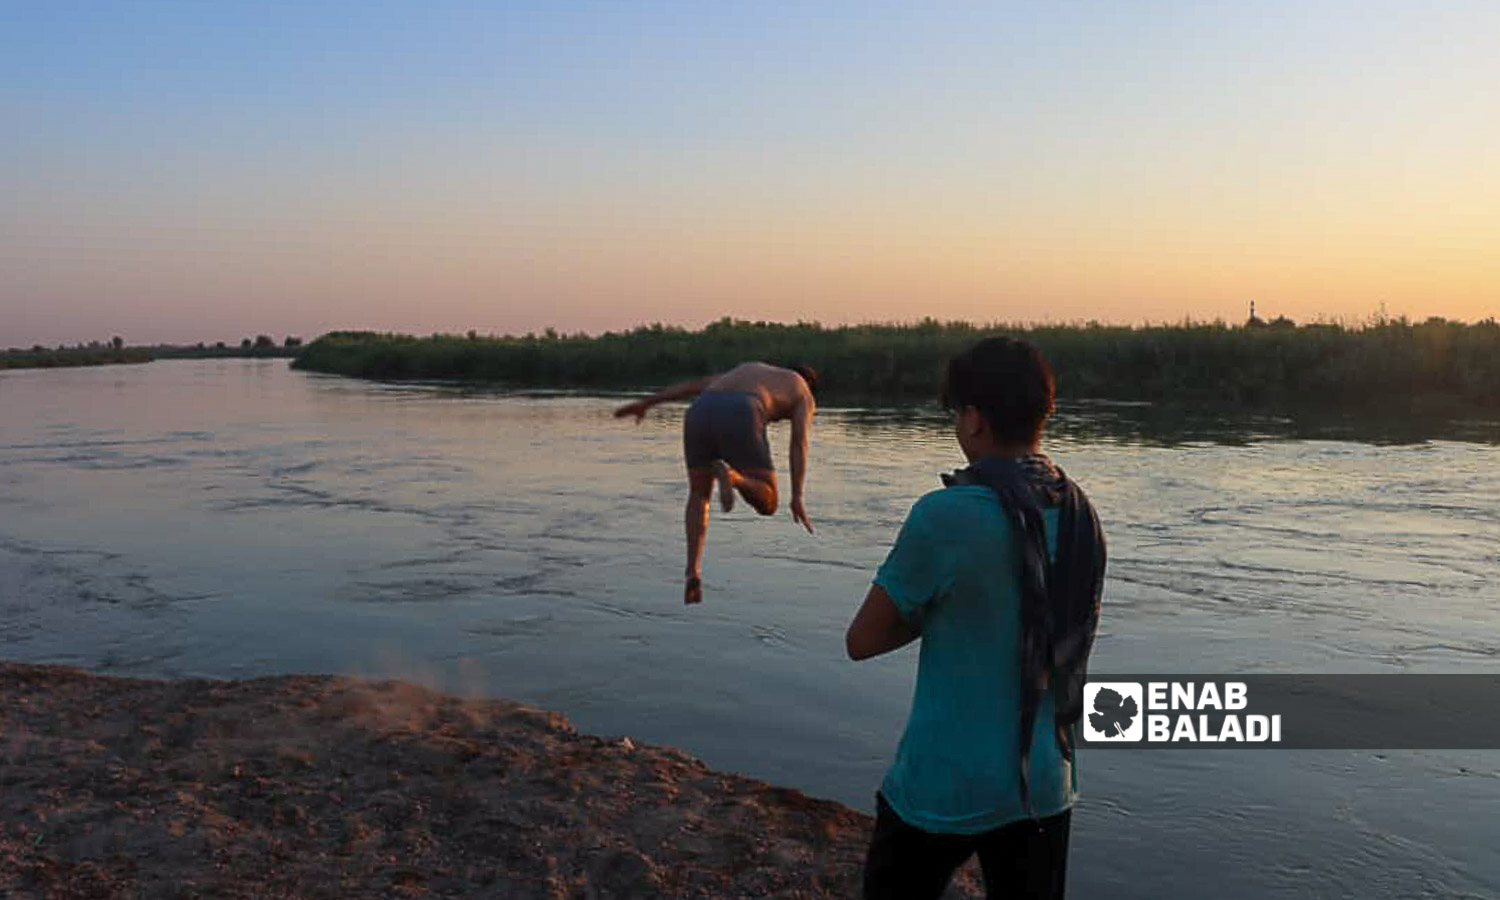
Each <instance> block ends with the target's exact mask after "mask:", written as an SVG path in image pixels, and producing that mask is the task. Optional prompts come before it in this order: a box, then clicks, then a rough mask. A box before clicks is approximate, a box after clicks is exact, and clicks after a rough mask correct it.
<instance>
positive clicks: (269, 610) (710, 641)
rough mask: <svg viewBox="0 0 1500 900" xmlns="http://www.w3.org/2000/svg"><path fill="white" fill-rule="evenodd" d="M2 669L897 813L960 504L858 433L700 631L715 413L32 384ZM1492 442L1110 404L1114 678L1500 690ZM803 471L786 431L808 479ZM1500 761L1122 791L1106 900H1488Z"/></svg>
mask: <svg viewBox="0 0 1500 900" xmlns="http://www.w3.org/2000/svg"><path fill="white" fill-rule="evenodd" d="M0 404H3V406H0V408H3V410H4V416H3V420H0V655H4V656H5V657H8V658H11V659H23V660H38V661H54V662H67V663H75V664H79V665H84V666H88V667H90V668H94V669H97V670H100V671H106V672H114V673H121V674H159V675H210V676H225V677H227V676H248V675H257V674H266V673H276V672H287V671H325V672H366V673H379V674H385V675H399V676H404V677H409V678H417V679H422V680H427V681H431V682H436V683H439V684H442V685H445V686H447V687H449V688H452V689H456V690H465V691H481V692H487V693H493V694H498V695H505V696H509V697H514V698H517V699H521V700H525V701H528V702H532V703H537V704H540V705H544V706H547V707H550V708H556V709H561V710H564V711H566V712H567V713H568V714H569V715H570V716H571V717H572V718H573V719H574V721H575V722H576V723H577V724H578V725H579V726H580V727H582V728H585V729H588V730H594V731H601V732H606V733H629V734H632V735H635V736H637V737H639V738H642V739H645V740H650V741H657V742H662V743H671V744H676V745H679V746H683V747H685V748H687V749H688V750H690V751H691V752H693V753H695V754H697V755H699V756H702V757H704V758H705V759H706V760H708V761H709V762H710V763H712V764H714V765H717V766H720V767H724V768H730V769H735V770H740V771H745V772H748V773H750V774H753V775H757V776H760V777H765V778H768V779H771V780H774V781H778V782H782V783H787V784H791V785H795V786H797V787H800V788H803V789H805V790H808V791H810V792H812V793H815V794H820V795H824V796H830V797H834V798H837V799H840V800H843V801H845V802H848V803H851V804H853V805H856V806H860V807H864V808H866V809H868V808H869V806H870V796H871V792H872V791H873V789H874V786H875V785H876V784H877V783H878V781H879V778H880V775H881V773H882V770H883V768H884V766H885V764H886V763H887V761H888V759H889V757H890V754H891V752H892V751H893V749H894V745H895V741H896V739H897V737H898V736H899V733H900V728H901V725H902V721H903V718H904V716H905V713H906V708H907V703H908V701H909V697H910V691H911V680H912V675H913V666H914V656H913V653H912V651H910V650H908V651H903V652H900V653H896V654H892V655H891V656H890V657H887V658H882V659H879V660H874V661H871V662H868V663H862V664H854V663H850V662H848V661H847V660H845V659H844V658H843V647H842V635H843V629H844V627H845V625H846V624H847V621H848V618H849V616H850V615H851V614H852V612H853V609H854V607H855V606H856V605H857V603H858V601H859V599H860V598H862V597H863V595H864V591H865V587H866V585H867V583H868V578H869V575H870V573H871V572H872V571H873V569H874V567H875V566H876V565H877V564H878V563H879V561H880V559H881V557H882V555H883V552H884V549H885V548H886V547H887V546H888V545H889V543H890V541H891V539H892V538H893V537H894V534H895V531H896V528H897V527H898V526H899V524H900V522H901V520H902V518H903V517H904V515H905V513H906V511H907V509H908V508H909V507H910V505H911V503H912V502H913V501H914V500H915V498H916V497H918V496H920V494H922V493H923V492H925V491H927V490H930V489H932V488H934V487H936V486H937V484H938V482H937V474H938V473H939V472H941V471H946V470H948V469H951V468H953V467H955V466H957V465H958V464H959V463H960V460H959V458H958V455H957V451H956V447H955V446H954V444H953V441H952V438H951V434H950V431H949V429H950V427H951V420H950V418H949V417H948V416H946V415H944V414H943V413H942V412H941V411H940V410H938V409H936V408H935V407H925V408H924V407H905V408H889V409H887V408H875V407H868V406H866V407H861V408H846V409H825V410H823V411H822V412H821V413H820V415H819V420H818V425H817V427H816V429H815V434H814V443H813V460H812V465H811V474H810V477H809V511H810V512H811V514H812V516H813V518H814V520H815V522H816V523H817V526H818V533H817V535H816V537H809V536H807V535H806V534H805V533H803V532H802V531H801V530H800V529H799V528H797V527H795V526H794V525H793V523H792V522H791V519H790V517H789V515H787V514H785V513H784V512H783V513H782V514H780V515H778V516H777V517H776V518H775V519H774V520H769V521H768V520H763V519H760V518H759V517H756V516H755V515H754V514H753V513H750V512H747V511H743V510H740V511H736V512H735V513H732V514H730V515H728V516H719V515H718V514H717V513H715V514H714V518H713V520H712V523H711V525H710V528H709V535H708V551H707V559H706V573H705V574H706V582H707V589H708V594H707V598H706V602H705V603H704V604H703V605H702V606H701V607H695V608H684V607H683V606H682V605H681V602H680V598H681V592H680V585H679V582H678V576H679V573H680V571H681V568H682V552H683V551H682V537H681V504H682V499H683V491H684V485H683V478H682V474H681V462H680V458H679V455H680V449H679V444H680V435H679V431H678V427H679V421H680V418H679V417H680V414H681V408H680V407H678V408H667V409H663V410H661V411H660V412H661V414H660V415H657V414H655V413H653V414H652V415H651V416H648V417H647V419H646V420H645V421H644V422H643V423H641V424H640V425H638V426H637V425H635V424H633V423H630V422H622V421H618V420H615V419H613V418H612V417H611V416H610V410H611V408H612V405H613V404H612V402H611V400H610V399H608V398H593V397H585V396H576V395H571V394H559V393H529V394H525V395H514V394H512V395H507V394H503V393H497V392H494V391H486V390H474V389H465V388H455V387H447V386H437V385H400V386H390V385H376V384H369V383H365V382H357V381H348V380H342V379H338V378H331V377H326V376H318V375H306V374H302V373H295V372H291V371H289V370H288V369H287V368H286V363H285V362H284V361H249V360H244V361H241V360H203V361H197V360H183V361H173V362H158V363H152V364H150V365H149V366H137V367H130V368H128V369H96V370H75V371H56V372H7V373H3V374H0ZM1496 433H1497V426H1496V424H1495V423H1493V422H1489V423H1487V422H1418V423H1415V424H1414V423H1413V422H1412V420H1410V419H1409V418H1400V417H1391V418H1390V420H1389V421H1378V420H1377V421H1369V420H1359V421H1355V420H1347V419H1343V418H1334V417H1329V416H1326V415H1325V416H1322V417H1316V416H1313V417H1286V418H1276V417H1260V418H1253V417H1245V416H1225V415H1217V416H1216V415H1209V414H1197V415H1184V414H1181V413H1175V414H1170V413H1167V412H1163V411H1161V410H1157V409H1154V408H1152V407H1149V406H1141V405H1128V404H1083V405H1074V406H1065V407H1064V408H1063V409H1062V410H1060V412H1059V416H1058V420H1057V423H1056V427H1055V429H1054V436H1053V439H1052V440H1051V442H1050V448H1051V450H1052V451H1053V453H1054V455H1055V457H1056V458H1057V459H1058V461H1059V462H1060V463H1061V464H1062V465H1063V466H1064V467H1065V468H1066V469H1067V470H1068V471H1069V472H1070V473H1071V474H1073V475H1074V476H1075V477H1076V478H1077V479H1078V480H1079V481H1080V482H1081V483H1083V484H1084V486H1085V487H1086V488H1087V489H1088V490H1089V492H1090V494H1091V495H1092V497H1093V498H1094V500H1095V503H1096V505H1097V506H1098V507H1099V510H1100V512H1101V515H1102V516H1103V517H1104V520H1105V525H1106V530H1107V532H1108V535H1109V539H1110V548H1111V568H1110V580H1109V584H1108V589H1107V593H1106V599H1105V603H1106V608H1105V615H1104V622H1103V628H1102V632H1101V638H1100V642H1099V649H1098V652H1097V655H1096V657H1095V660H1096V661H1095V664H1094V669H1095V671H1098V672H1109V671H1116V672H1128V671H1163V672H1166V671H1176V672H1187V671H1198V672H1204V673H1234V672H1248V671H1258V672H1276V671H1284V672H1316V671H1328V672H1358V671H1464V670H1468V671H1474V670H1479V669H1485V670H1489V671H1493V670H1494V668H1495V667H1496V665H1497V664H1500V615H1497V614H1496V612H1495V609H1494V607H1495V601H1496V600H1497V599H1500V598H1497V596H1496V591H1495V588H1494V585H1495V583H1496V581H1497V576H1500V550H1497V548H1500V466H1497V463H1500V447H1497V446H1496V444H1497V441H1496ZM787 437H788V434H787V432H786V430H785V429H784V427H780V426H773V435H772V438H773V447H774V448H775V450H776V453H777V455H778V456H779V457H780V458H781V459H782V460H783V461H784V459H785V449H784V448H785V446H786V441H787ZM1497 768H1500V767H1497V759H1496V754H1494V753H1488V754H1487V753H1474V752H1469V753H1457V752H1453V753H1448V752H1435V751H1434V752H1406V753H1391V754H1384V753H1379V752H1373V751H1371V752H1342V753H1315V752H1311V751H1302V752H1291V751H1266V752H1232V751H1230V752H1225V751H1217V752H1215V751H1203V752H1183V751H1173V752H1170V753H1165V752H1157V753H1151V752H1139V751H1114V752H1099V753H1096V754H1093V755H1089V756H1086V757H1085V758H1084V759H1083V761H1082V765H1081V779H1082V785H1083V790H1084V795H1085V802H1084V805H1083V806H1082V807H1081V808H1080V811H1079V814H1078V817H1077V819H1076V822H1075V829H1076V832H1075V834H1076V837H1075V841H1076V843H1075V855H1074V857H1073V860H1072V862H1071V864H1070V868H1072V869H1073V872H1074V875H1073V879H1074V886H1075V893H1076V894H1077V895H1078V896H1119V897H1135V896H1140V897H1157V896H1198V895H1201V894H1202V893H1203V879H1204V877H1205V875H1204V873H1206V872H1212V873H1214V887H1213V890H1214V892H1215V893H1216V894H1218V895H1221V896H1223V897H1226V898H1263V897H1321V896H1334V895H1339V896H1343V895H1358V896H1366V897H1389V898H1395V897H1412V896H1460V895H1469V896H1494V895H1496V894H1497V893H1500V852H1497V850H1496V849H1495V847H1494V846H1493V841H1492V840H1491V839H1490V835H1492V834H1493V830H1494V824H1495V817H1494V813H1493V810H1494V808H1495V805H1496V802H1497V801H1500V772H1497Z"/></svg>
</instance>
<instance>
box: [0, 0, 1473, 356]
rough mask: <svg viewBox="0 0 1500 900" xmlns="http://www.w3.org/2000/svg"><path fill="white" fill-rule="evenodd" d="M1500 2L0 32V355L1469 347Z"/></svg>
mask: <svg viewBox="0 0 1500 900" xmlns="http://www.w3.org/2000/svg"><path fill="white" fill-rule="evenodd" d="M1497 47H1500V3H1496V2H1493V0H1482V2H1464V3H1458V2H1451V3H1450V2H1442V0H1433V2H1406V3H1384V2H1379V0H1365V2H1348V3H1324V2H1312V0H1297V2H1254V3H1214V2H1201V0H1200V2H1171V3H1168V2H1159V3H1158V2H1129V3H1121V2H1110V3H1104V2H1098V3H1092V2H1077V3H973V4H936V3H934V4H903V5H899V6H898V5H885V4H874V3H857V2H851V3H836V4H834V3H797V4H791V3H785V4H782V3H769V2H756V3H743V4H741V3H719V2H707V3H705V2H684V3H657V2H607V3H597V4H594V3H587V4H585V3H566V2H556V3H536V4H501V3H454V2H442V0H439V2H431V0H429V2H422V3H409V4H396V3H378V2H371V0H361V2H358V3H355V2H342V0H339V2H305V0H299V2H275V0H261V2H255V3H248V2H244V3H241V2H223V0H216V2H203V0H189V2H151V3H142V2H123V0H122V2H103V0H92V2H66V0H37V2H33V0H3V2H0V123H3V125H0V129H3V132H0V347H4V346H30V345H31V344H32V343H38V342H39V343H44V344H56V343H59V342H68V343H73V342H77V341H88V340H94V339H107V338H108V337H109V336H111V335H114V334H120V335H123V336H125V337H126V339H127V340H128V341H130V342H140V343H149V342H158V341H162V342H167V341H171V342H190V341H198V340H206V341H214V340H233V341H238V339H239V338H240V337H242V336H245V335H251V334H255V333H259V332H266V333H270V334H272V335H275V336H276V337H277V338H278V340H279V339H280V337H281V336H282V335H285V334H297V335H302V336H304V337H308V338H311V337H314V336H316V335H317V334H320V333H322V332H324V331H327V330H330V329H333V328H375V329H381V330H399V331H412V332H418V333H427V332H432V331H465V330H468V329H471V328H474V329H478V330H480V331H482V332H487V331H494V332H525V331H528V330H540V329H542V328H545V327H547V326H553V327H556V328H558V329H561V330H564V331H576V330H585V331H590V332H595V331H600V330H604V329H610V328H620V327H628V326H631V325H634V324H637V323H642V322H651V321H658V320H659V321H665V322H672V323H680V324H684V325H691V326H697V325H701V324H702V323H704V322H706V321H710V320H713V319H716V318H719V317H721V316H725V315H730V316H735V317H740V318H752V319H759V318H767V319H782V320H796V319H816V320H820V321H823V322H825V323H836V322H847V321H865V320H903V319H912V318H917V317H920V316H922V315H934V316H937V317H939V318H964V319H973V320H981V321H994V320H1003V321H1043V320H1051V321H1068V320H1077V319H1100V320H1105V321H1115V322H1145V321H1157V322H1160V321H1176V320H1180V319H1182V318H1184V317H1188V316H1191V317H1193V318H1196V319H1213V318H1216V317H1222V318H1224V319H1227V320H1239V319H1242V318H1243V317H1244V316H1245V314H1246V310H1247V308H1248V305H1249V303H1250V301H1251V300H1254V301H1256V302H1257V304H1258V308H1259V311H1260V312H1261V313H1262V315H1268V316H1274V315H1278V314H1285V315H1289V316H1291V317H1293V318H1295V319H1298V320H1306V319H1315V318H1322V319H1340V320H1345V321H1351V322H1354V321H1360V320H1364V319H1367V318H1369V317H1370V316H1372V315H1373V314H1375V313H1378V312H1379V311H1380V310H1381V309H1382V305H1383V306H1384V309H1385V310H1386V311H1387V312H1389V313H1390V314H1392V315H1396V314H1406V315H1410V316H1414V317H1426V316H1429V315H1443V316H1447V317H1450V318H1460V319H1468V320H1474V319H1479V318H1483V317H1486V316H1492V315H1500V51H1497Z"/></svg>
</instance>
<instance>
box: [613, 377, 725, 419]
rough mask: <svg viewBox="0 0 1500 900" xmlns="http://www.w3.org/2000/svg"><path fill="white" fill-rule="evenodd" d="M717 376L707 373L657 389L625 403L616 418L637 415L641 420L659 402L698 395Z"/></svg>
mask: <svg viewBox="0 0 1500 900" xmlns="http://www.w3.org/2000/svg"><path fill="white" fill-rule="evenodd" d="M716 377H717V376H715V375H707V376H704V377H703V378H694V379H693V380H692V381H681V382H678V383H677V384H674V385H672V386H671V387H669V388H664V389H662V390H660V391H657V392H656V393H654V394H652V395H651V396H649V397H646V398H644V399H641V400H637V401H635V402H634V403H627V404H625V405H624V406H622V407H620V408H619V409H617V410H615V418H617V419H623V418H625V417H626V416H635V420H636V421H637V422H639V421H640V420H641V417H642V416H644V415H645V414H646V410H648V409H650V408H651V407H653V406H655V405H656V404H658V403H666V402H668V401H669V400H685V399H687V398H688V397H696V396H698V395H699V394H701V393H703V392H704V390H706V389H707V388H708V386H709V385H710V384H712V383H713V380H714V378H716Z"/></svg>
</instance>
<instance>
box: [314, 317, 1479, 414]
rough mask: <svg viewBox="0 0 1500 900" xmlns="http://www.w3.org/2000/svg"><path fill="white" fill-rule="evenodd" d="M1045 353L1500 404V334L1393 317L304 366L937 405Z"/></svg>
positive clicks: (833, 331) (888, 329) (641, 337)
mask: <svg viewBox="0 0 1500 900" xmlns="http://www.w3.org/2000/svg"><path fill="white" fill-rule="evenodd" d="M1002 333H1003V334H1011V335H1016V336H1019V337H1023V338H1025V339H1027V340H1029V341H1032V342H1033V343H1035V344H1036V345H1037V346H1038V347H1040V348H1041V350H1042V352H1043V353H1045V354H1046V356H1047V358H1048V359H1049V360H1050V361H1051V362H1052V365H1053V367H1054V369H1055V370H1056V372H1057V381H1058V394H1059V396H1060V397H1063V398H1066V399H1075V400H1076V399H1086V398H1097V399H1115V400H1147V401H1183V402H1190V403H1227V404H1240V405H1269V404H1279V403H1283V402H1286V403H1298V404H1306V403H1314V404H1324V403H1327V404H1339V405H1347V404H1356V405H1370V404H1375V403H1386V402H1390V401H1393V400H1396V401H1400V400H1411V401H1418V402H1425V401H1431V402H1434V403H1440V404H1453V405H1455V406H1458V405H1462V406H1479V407H1484V408H1495V407H1496V406H1500V324H1497V323H1496V322H1495V321H1494V320H1493V319H1489V320H1485V321H1483V322H1479V323H1475V324H1465V323H1462V322H1453V321H1447V320H1443V319H1437V318H1434V319H1428V320H1427V321H1424V322H1420V323H1414V322H1409V321H1407V320H1405V319H1396V320H1384V321H1378V322H1373V323H1369V324H1366V325H1362V326H1357V327H1349V326H1344V325H1338V324H1316V325H1301V326H1298V325H1295V324H1293V323H1291V322H1289V321H1287V320H1285V319H1281V320H1277V321H1276V322H1273V323H1270V324H1266V323H1262V322H1260V321H1259V320H1251V322H1249V323H1247V324H1245V325H1226V324H1224V323H1222V322H1216V323H1184V324H1179V325H1152V326H1144V327H1142V326H1134V327H1132V326H1117V325H1101V324H1098V323H1088V324H1083V325H1030V326H1003V325H988V326H980V325H974V324H971V323H967V322H938V321H935V320H932V319H926V320H924V321H922V322H918V323H915V324H889V325H849V326H838V327H824V326H822V325H818V324H816V323H798V324H794V325H791V324H780V323H770V322H747V321H737V320H731V319H722V320H720V321H718V322H714V323H713V324H710V325H708V326H706V327H705V328H703V329H702V330H698V331H690V330H687V329H684V328H677V327H672V326H666V325H660V324H657V325H649V326H641V327H638V328H635V329H632V330H630V331H623V332H606V333H604V334H600V335H597V336H589V335H584V334H577V335H563V334H558V333H556V332H554V331H552V330H550V329H549V330H548V331H547V332H546V333H544V334H540V335H537V334H528V335H525V336H503V337H497V336H481V335H479V334H476V333H474V332H470V333H469V334H467V335H444V334H434V335H431V336H428V337H415V336H410V335H399V334H379V333H373V332H355V331H338V332H332V333H329V334H326V335H324V336H322V337H320V338H318V339H317V340H315V341H313V342H312V343H310V344H308V345H307V346H306V347H305V348H304V349H303V351H302V352H301V354H299V355H298V357H297V359H296V361H295V362H294V363H293V365H294V366H295V367H297V368H300V369H306V370H309V371H317V372H328V373H334V374H340V375H349V376H356V377H362V378H374V379H390V380H401V379H450V380H458V381H465V382H496V383H502V384H506V385H510V386H516V387H556V388H585V389H587V388H596V389H624V388H635V387H641V386H647V385H655V384H661V383H664V382H668V381H672V380H675V379H679V378H687V377H692V376H697V375H703V374H708V373H712V372H716V371H720V370H723V369H726V368H728V367H730V366H733V365H735V364H736V363H739V362H743V361H745V360H751V359H760V360H765V361H768V362H773V363H782V364H790V363H792V362H807V363H810V364H811V365H813V366H815V367H817V368H818V370H819V371H820V372H821V373H822V377H823V385H824V387H825V389H826V390H827V392H828V393H829V394H830V395H832V396H843V397H850V398H855V397H859V398H868V397H880V398H889V399H891V400H893V401H911V400H923V399H929V398H931V397H933V396H934V394H935V389H936V385H937V383H938V380H939V378H940V375H941V371H942V366H943V364H944V362H945V361H946V360H947V359H948V358H949V357H950V356H952V355H953V354H954V353H956V352H958V351H960V350H962V349H963V348H964V347H967V346H968V345H970V344H972V343H973V342H974V341H976V340H978V339H979V338H981V337H984V336H987V335H991V334H1002Z"/></svg>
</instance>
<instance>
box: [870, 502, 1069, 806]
mask: <svg viewBox="0 0 1500 900" xmlns="http://www.w3.org/2000/svg"><path fill="white" fill-rule="evenodd" d="M1043 521H1044V524H1045V528H1046V533H1047V553H1048V555H1049V556H1052V557H1055V556H1056V554H1057V510H1056V509H1055V508H1054V509H1047V510H1045V512H1044V519H1043ZM1020 573H1021V549H1020V545H1019V542H1018V541H1017V540H1016V536H1015V531H1014V529H1013V528H1012V526H1011V524H1010V521H1009V519H1008V517H1007V516H1006V515H1005V514H1004V510H1002V509H1001V506H1000V501H999V499H998V498H997V497H996V496H995V493H994V491H992V490H990V489H989V488H988V487H984V486H982V485H961V486H955V487H948V488H943V489H941V490H936V491H933V492H932V493H930V494H928V495H926V496H925V497H923V498H922V499H921V500H918V501H917V504H916V505H915V506H913V507H912V510H911V514H910V515H908V516H907V518H906V524H904V525H903V526H902V527H901V533H900V535H899V536H898V537H897V538H896V544H895V546H893V547H892V548H891V552H890V555H888V556H887V557H886V560H885V562H884V563H883V564H882V565H881V566H880V569H879V571H878V572H877V573H876V575H875V583H876V584H878V585H880V586H881V587H883V588H885V591H886V593H887V594H889V595H890V597H891V600H893V601H894V602H895V604H896V607H897V609H899V610H900V612H901V614H902V615H903V616H905V617H906V618H907V619H908V620H911V621H918V622H920V623H921V626H922V638H921V656H920V659H919V661H918V663H917V684H916V690H915V693H914V695H913V697H912V706H911V716H910V717H909V718H908V720H907V723H906V732H905V733H904V734H903V735H902V737H901V744H900V746H899V747H898V749H897V750H896V759H895V762H893V763H892V764H891V768H890V771H889V772H887V773H886V776H885V781H884V782H883V783H882V784H881V787H880V790H881V793H882V794H884V795H885V798H886V802H888V803H890V805H891V808H892V809H894V810H895V811H896V813H897V814H898V815H900V816H901V818H902V819H903V820H905V821H906V822H907V823H909V824H911V825H915V826H916V827H918V828H921V829H923V830H924V831H932V832H946V833H956V834H977V833H979V832H984V831H989V830H991V829H993V828H999V827H1000V826H1002V825H1006V824H1008V823H1010V822H1015V821H1017V820H1020V819H1025V818H1027V817H1028V816H1029V815H1030V813H1029V812H1028V811H1027V810H1026V808H1025V807H1024V806H1023V805H1022V803H1021V789H1020V764H1021V759H1020V739H1019V738H1020V735H1019V732H1020V727H1021V706H1020V699H1021V657H1020V653H1021V583H1020ZM1030 772H1031V778H1030V789H1031V800H1032V805H1033V807H1034V808H1035V810H1036V814H1037V816H1039V817H1041V816H1050V815H1054V814H1056V813H1060V812H1062V811H1063V810H1065V809H1068V808H1069V807H1071V806H1072V805H1073V800H1074V798H1075V792H1074V779H1073V772H1072V766H1071V765H1070V764H1069V763H1068V762H1067V761H1066V760H1065V759H1063V756H1062V753H1061V752H1060V751H1059V750H1058V748H1057V740H1056V738H1055V737H1054V736H1053V708H1052V695H1051V692H1050V691H1049V692H1048V693H1047V695H1046V696H1044V697H1043V698H1042V703H1041V706H1040V707H1039V708H1038V710H1037V715H1036V726H1035V728H1034V729H1033V732H1032V741H1031V766H1030Z"/></svg>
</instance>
